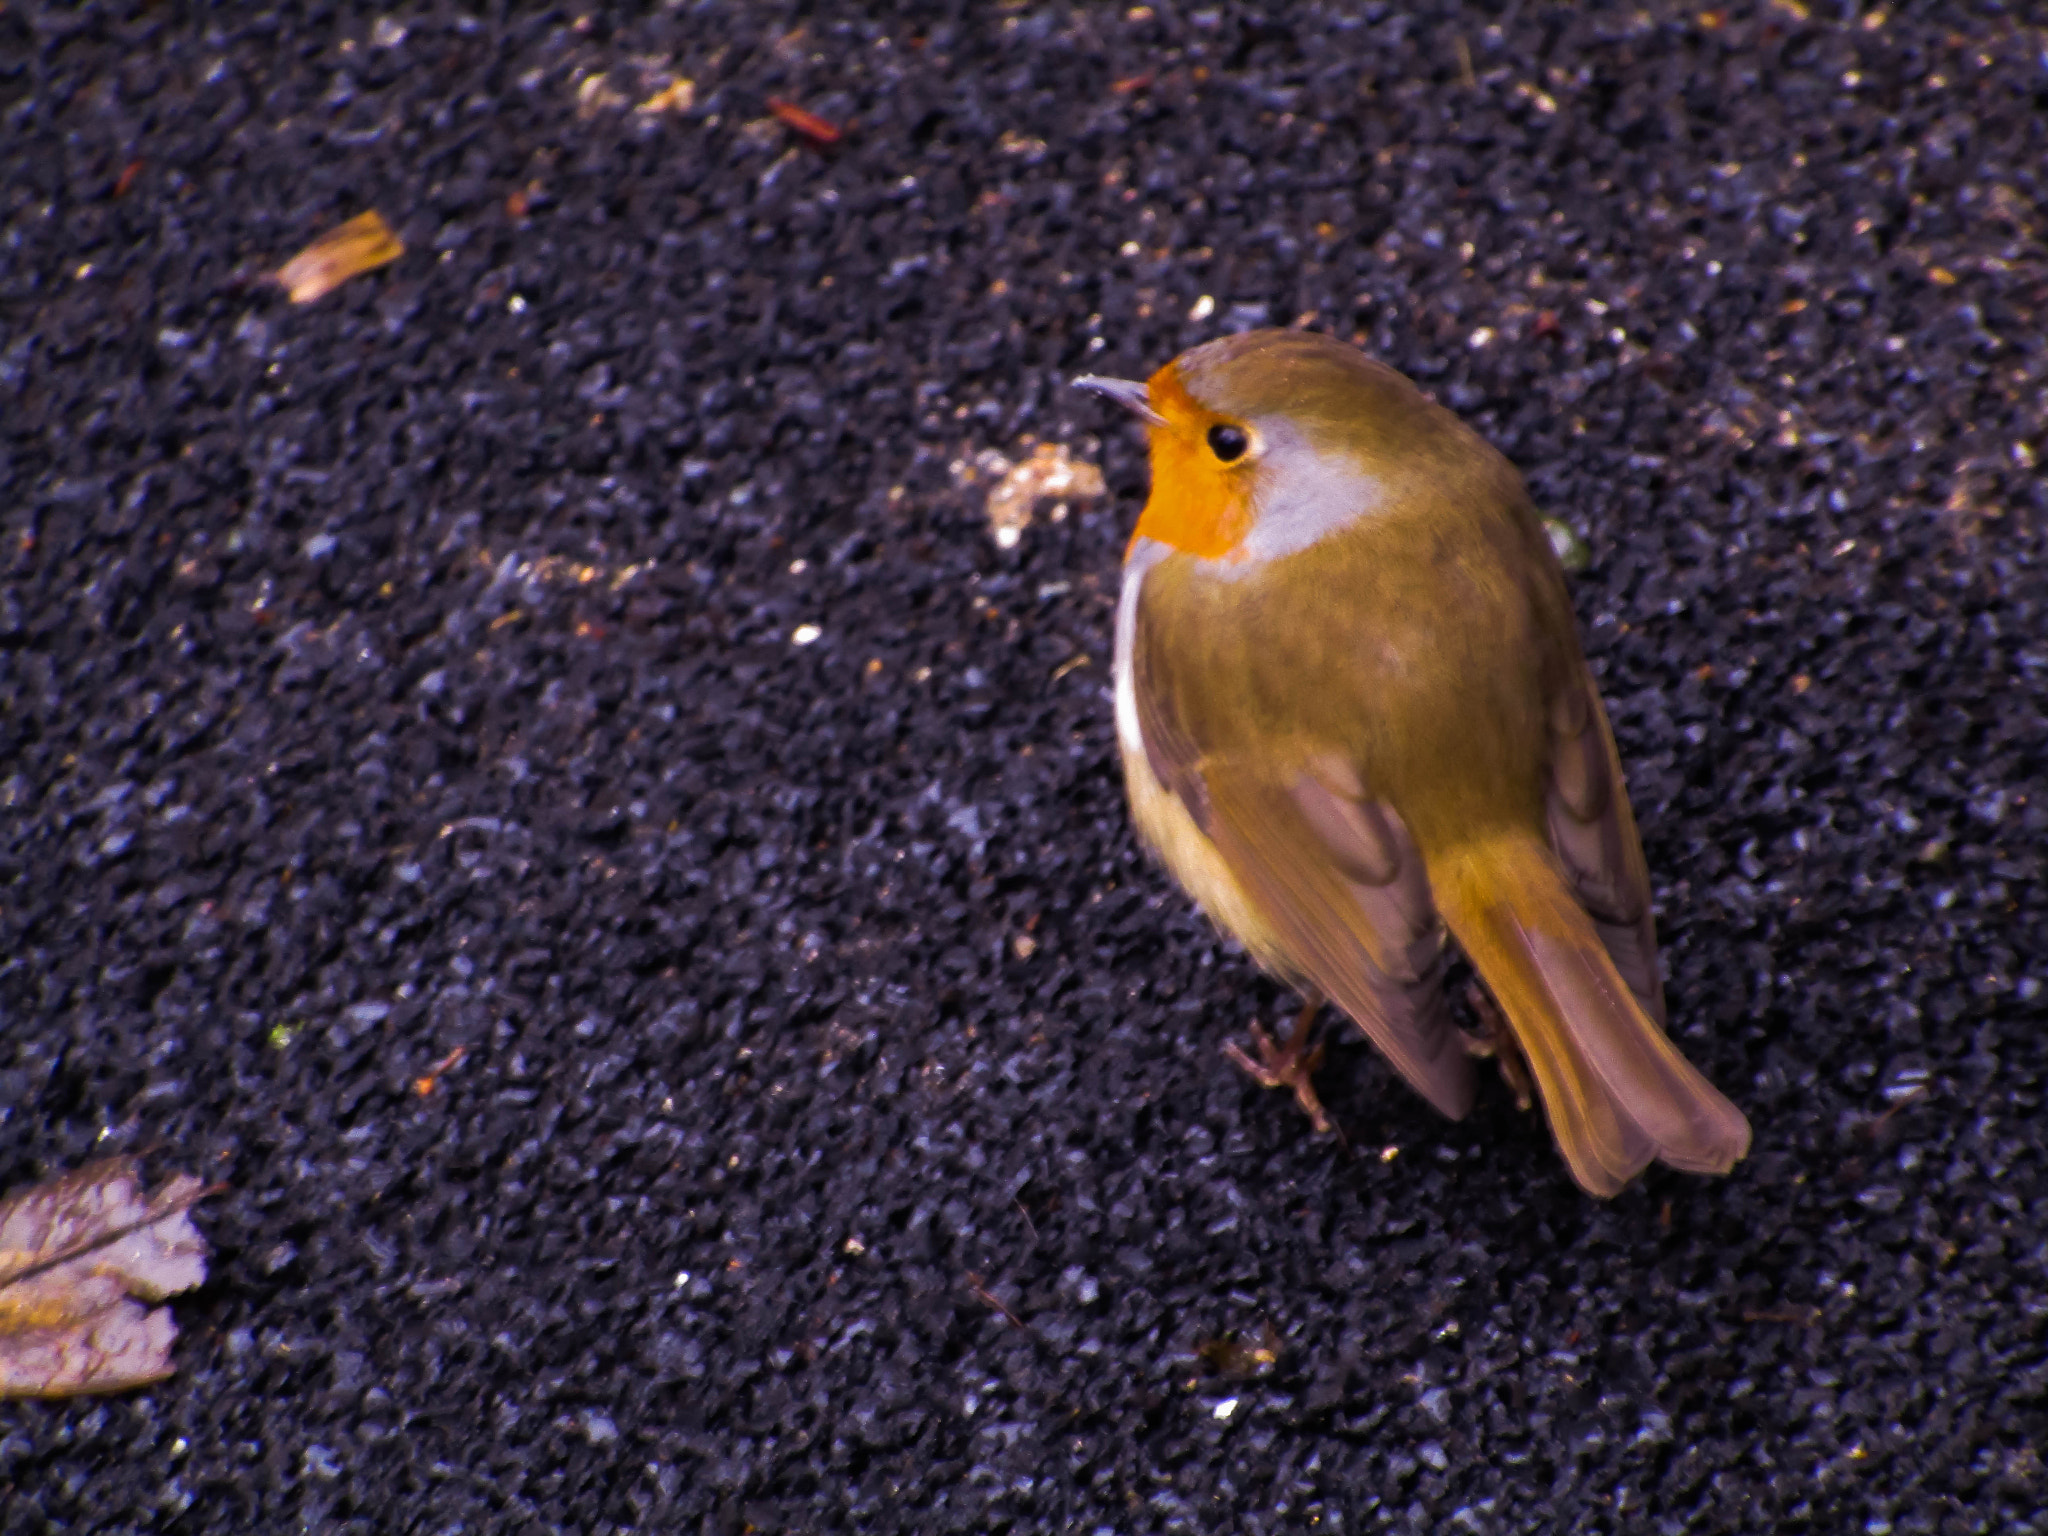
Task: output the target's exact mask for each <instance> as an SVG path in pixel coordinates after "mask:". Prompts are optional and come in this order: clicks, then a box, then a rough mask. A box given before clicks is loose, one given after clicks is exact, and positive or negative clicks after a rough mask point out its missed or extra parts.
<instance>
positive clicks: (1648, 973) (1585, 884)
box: [1547, 663, 1666, 1024]
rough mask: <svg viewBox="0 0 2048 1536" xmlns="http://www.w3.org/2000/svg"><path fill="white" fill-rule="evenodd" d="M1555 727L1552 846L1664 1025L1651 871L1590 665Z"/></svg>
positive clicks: (1641, 998) (1634, 987)
mask: <svg viewBox="0 0 2048 1536" xmlns="http://www.w3.org/2000/svg"><path fill="white" fill-rule="evenodd" d="M1550 727H1551V740H1552V757H1551V769H1550V784H1549V787H1548V794H1547V809H1548V813H1549V821H1550V845H1551V847H1552V849H1553V850H1554V851H1555V852H1556V854H1557V857H1558V861H1559V862H1560V863H1562V864H1563V865H1564V871H1565V877H1566V879H1567V880H1568V881H1569V882H1570V884H1571V888H1572V892H1573V894H1574V895H1576V896H1577V897H1578V899H1579V903H1580V905H1582V906H1583V907H1584V908H1585V909H1586V913H1587V915H1588V916H1589V917H1591V918H1592V919H1593V926H1594V928H1595V929H1596V930H1597V931H1598V933H1599V935H1600V939H1601V942H1602V943H1604V944H1605V945H1606V946H1607V953H1608V955H1609V956H1610V957H1611V958H1612V959H1613V961H1614V968H1615V969H1616V970H1617V971H1619V972H1620V973H1621V978H1622V980H1623V981H1625V982H1627V983H1628V987H1629V990H1630V991H1631V992H1633V993H1635V995H1636V1000H1637V1001H1638V1002H1640V1003H1641V1004H1642V1005H1643V1011H1644V1012H1645V1013H1647V1014H1649V1016H1650V1017H1651V1018H1653V1019H1655V1020H1656V1021H1657V1022H1658V1023H1659V1024H1663V1023H1665V1022H1666V1016H1665V1011H1664V981H1663V978H1662V976H1661V975H1660V974H1659V972H1658V967H1657V923H1656V919H1655V918H1654V917H1652V916H1651V914H1650V868H1649V865H1648V864H1647V863H1646V862H1645V861H1644V859H1643V845H1642V841H1641V839H1639V838H1638V837H1637V836H1636V820H1635V817H1634V815H1633V814H1631V812H1630V810H1629V804H1628V787H1627V785H1626V783H1625V782H1624V781H1623V779H1622V776H1621V755H1620V754H1619V753H1618V752H1617V751H1616V750H1615V746H1614V732H1613V731H1612V730H1611V729H1610V728H1609V727H1608V724H1607V711H1606V710H1605V709H1604V708H1602V707H1601V703H1600V695H1599V694H1598V693H1597V692H1596V691H1595V689H1594V687H1593V680H1592V678H1591V677H1590V676H1589V675H1588V674H1587V673H1586V671H1585V669H1584V665H1583V663H1582V664H1580V665H1579V667H1578V668H1577V669H1576V675H1575V677H1574V678H1573V681H1572V682H1571V684H1569V685H1568V686H1567V687H1566V688H1565V690H1564V691H1563V692H1562V693H1560V694H1559V695H1558V697H1557V699H1556V701H1555V702H1554V703H1553V705H1552V707H1551V711H1550Z"/></svg>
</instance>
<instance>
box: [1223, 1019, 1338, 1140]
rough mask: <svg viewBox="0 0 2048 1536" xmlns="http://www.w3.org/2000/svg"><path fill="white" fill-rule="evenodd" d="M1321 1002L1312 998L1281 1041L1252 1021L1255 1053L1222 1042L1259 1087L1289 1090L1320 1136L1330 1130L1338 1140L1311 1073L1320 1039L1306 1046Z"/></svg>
mask: <svg viewBox="0 0 2048 1536" xmlns="http://www.w3.org/2000/svg"><path fill="white" fill-rule="evenodd" d="M1321 1006H1322V1002H1321V1000H1320V999H1314V1000H1311V1001H1310V1002H1309V1004H1308V1005H1307V1006H1306V1007H1305V1008H1303V1009H1302V1010H1301V1017H1300V1018H1298V1019H1296V1020H1295V1023H1294V1033H1293V1034H1292V1035H1290V1036H1289V1037H1288V1039H1287V1043H1286V1044H1285V1045H1282V1044H1281V1043H1280V1042H1279V1041H1277V1040H1275V1039H1274V1038H1273V1037H1272V1036H1271V1035H1269V1034H1267V1033H1266V1032H1265V1030H1263V1029H1261V1028H1260V1027H1259V1026H1258V1025H1257V1024H1253V1025H1251V1026H1250V1032H1251V1037H1252V1047H1253V1050H1254V1051H1256V1052H1257V1055H1256V1056H1254V1055H1253V1054H1252V1052H1251V1051H1247V1050H1245V1048H1244V1047H1243V1046H1241V1045H1239V1044H1238V1043H1237V1042H1236V1041H1234V1040H1233V1041H1230V1042H1228V1043H1227V1044H1225V1045H1224V1047H1223V1054H1224V1055H1226V1056H1228V1057H1229V1058H1230V1059H1231V1060H1232V1061H1234V1062H1236V1063H1237V1066H1238V1069H1239V1070H1240V1071H1242V1072H1243V1073H1244V1074H1245V1075H1246V1076H1247V1077H1249V1078H1250V1079H1251V1080H1252V1081H1253V1082H1255V1083H1258V1084H1260V1085H1261V1086H1262V1087H1266V1088H1286V1089H1290V1090H1292V1092H1293V1094H1294V1101H1295V1103H1297V1104H1299V1105H1300V1106H1301V1108H1302V1112H1303V1113H1304V1114H1306V1115H1307V1116H1308V1118H1309V1123H1310V1124H1311V1125H1313V1126H1314V1127H1315V1128H1316V1133H1317V1134H1318V1135H1323V1136H1328V1135H1330V1134H1332V1133H1334V1134H1335V1135H1336V1137H1337V1139H1338V1141H1340V1142H1341V1141H1343V1140H1344V1133H1343V1132H1342V1131H1338V1130H1337V1128H1336V1126H1334V1125H1333V1124H1331V1122H1330V1117H1329V1114H1328V1113H1327V1112H1326V1111H1325V1110H1324V1109H1323V1101H1322V1100H1321V1099H1319V1098H1318V1097H1316V1086H1315V1081H1314V1076H1315V1072H1316V1069H1317V1068H1318V1067H1320V1066H1322V1064H1323V1045H1322V1042H1320V1041H1318V1042H1317V1043H1316V1045H1315V1048H1314V1049H1313V1050H1311V1049H1309V1048H1308V1042H1309V1037H1310V1035H1311V1034H1312V1033H1313V1032H1314V1030H1315V1022H1316V1010H1317V1009H1319V1008H1320V1007H1321Z"/></svg>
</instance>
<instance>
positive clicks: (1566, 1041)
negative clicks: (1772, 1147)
mask: <svg viewBox="0 0 2048 1536" xmlns="http://www.w3.org/2000/svg"><path fill="white" fill-rule="evenodd" d="M1428 865H1429V880H1430V887H1431V891H1432V893H1433V894H1434V896H1435V898H1436V903H1437V907H1438V910H1439V911H1441V912H1442V913H1443V916H1444V921H1445V922H1446V923H1448V924H1449V925H1450V930H1451V932H1452V934H1453V935H1455V936H1456V938H1457V940H1458V942H1459V944H1461V945H1462V946H1463V947H1464V950H1465V953H1466V954H1467V955H1468V956H1470V957H1471V960H1472V964H1473V965H1474V966H1475V967H1476V968H1477V969H1478V971H1479V974H1480V976H1481V977H1482V978H1483V979H1484V980H1485V982H1486V985H1487V987H1488V988H1489V989H1490V990H1491V991H1492V993H1493V996H1494V998H1495V999H1496V1000H1497V1001H1498V1002H1499V1004H1500V1007H1501V1011H1502V1012H1503V1013H1505V1014H1506V1015H1507V1021H1508V1025H1509V1027H1510V1028H1511V1029H1512V1030H1513V1032H1514V1036H1515V1041H1516V1043H1517V1044H1518V1045H1519V1046H1520V1047H1521V1049H1522V1054H1523V1055H1524V1056H1525V1057H1526V1058H1527V1059H1528V1063H1529V1067H1530V1070H1531V1072H1532V1074H1533V1075H1534V1077H1535V1079H1536V1086H1537V1089H1538V1091H1539V1092H1540V1093H1541V1094H1542V1096H1543V1108H1544V1110H1545V1112H1546V1113H1547V1114H1548V1115H1549V1117H1550V1129H1551V1133H1552V1134H1553V1135H1554V1136H1556V1138H1557V1145H1558V1148H1559V1150H1560V1151H1562V1152H1563V1153H1564V1158H1565V1162H1566V1163H1567V1164H1569V1165H1570V1167H1571V1171H1572V1177H1573V1178H1575V1179H1577V1180H1578V1181H1579V1184H1580V1186H1581V1187H1582V1188H1584V1189H1585V1190H1587V1191H1588V1192H1589V1193H1591V1194H1595V1195H1600V1196H1603V1197H1604V1196H1608V1195H1613V1194H1616V1193H1618V1192H1619V1191H1620V1190H1621V1188H1622V1186H1624V1185H1625V1184H1627V1183H1628V1181H1629V1180H1630V1179H1632V1178H1634V1177H1635V1176H1636V1175H1637V1174H1638V1173H1641V1172H1642V1171H1643V1169H1644V1168H1645V1167H1646V1166H1648V1165H1649V1163H1650V1162H1651V1160H1652V1159H1661V1160H1662V1161H1663V1162H1666V1163H1668V1164H1670V1165H1671V1166H1672V1167H1674V1168H1682V1169H1685V1170H1686V1171H1687V1172H1690V1173H1726V1172H1727V1171H1728V1170H1729V1169H1730V1168H1732V1167H1734V1166H1735V1164H1736V1162H1737V1161H1739V1160H1740V1159H1741V1157H1742V1155H1743V1154H1744V1153H1745V1152H1747V1151H1748V1150H1749V1122H1748V1121H1747V1120H1745V1119H1744V1118H1743V1117H1742V1111H1741V1110H1739V1109H1737V1108H1736V1107H1735V1106H1734V1105H1733V1104H1731V1103H1729V1102H1728V1100H1727V1099H1725V1098H1723V1097H1722V1096H1721V1094H1720V1092H1719V1090H1717V1089H1716V1088H1715V1087H1714V1085H1713V1084H1712V1083H1710V1082H1708V1081H1707V1080H1706V1079H1705V1078H1704V1077H1702V1076H1701V1075H1700V1073H1699V1071H1698V1070H1697V1069H1696V1068H1695V1067H1694V1066H1693V1065H1692V1063H1691V1062H1689V1061H1687V1060H1686V1059H1685V1058H1684V1057H1683V1056H1681V1055H1680V1054H1679V1053H1678V1048H1677V1047H1676V1046H1674V1045H1673V1044H1672V1043H1671V1041H1670V1039H1669V1038H1668V1037H1667V1036H1666V1035H1665V1033H1664V1031H1663V1030H1662V1029H1660V1028H1659V1027H1658V1026H1657V1024H1656V1023H1655V1022H1654V1021H1652V1020H1651V1018H1650V1017H1649V1016H1648V1015H1647V1014H1646V1013H1644V1012H1643V1009H1642V1007H1641V1005H1640V1004H1639V1003H1637V1001H1636V999H1635V997H1634V996H1633V994H1631V993H1630V991H1629V989H1628V986H1627V985H1626V984H1625V983H1624V982H1623V981H1622V979H1621V975H1620V973H1619V972H1618V971H1616V970H1615V968H1614V962H1613V961H1612V960H1611V959H1610V958H1609V957H1608V954H1607V950H1606V948H1605V946H1604V945H1602V943H1601V942H1600V936H1599V934H1598V932H1597V931H1596V930H1595V929H1594V927H1593V922H1592V919H1591V918H1590V917H1589V916H1588V915H1587V913H1586V911H1585V909H1584V908H1583V907H1581V906H1580V905H1579V903H1578V901H1577V900H1576V899H1575V898H1574V897H1573V895H1572V893H1571V891H1570V890H1569V889H1568V888H1567V886H1566V885H1565V882H1564V877H1563V874H1562V873H1561V871H1560V870H1559V869H1558V866H1557V863H1556V860H1555V859H1554V857H1553V856H1552V854H1551V852H1550V850H1549V849H1548V848H1547V847H1545V846H1544V845H1543V844H1542V843H1541V842H1540V841H1538V840H1537V838H1535V837H1534V836H1533V835H1528V834H1522V833H1508V834H1503V835H1502V836H1500V837H1497V838H1494V839H1490V840H1486V841H1481V842H1478V843H1474V844H1468V845H1466V846H1463V847H1460V848H1458V849H1456V850H1454V851H1452V852H1450V853H1447V854H1445V855H1443V856H1442V857H1440V858H1430V859H1428Z"/></svg>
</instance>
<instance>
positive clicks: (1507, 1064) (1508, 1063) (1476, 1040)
mask: <svg viewBox="0 0 2048 1536" xmlns="http://www.w3.org/2000/svg"><path fill="white" fill-rule="evenodd" d="M1465 1000H1466V1001H1467V1002H1468V1003H1470V1004H1471V1005H1472V1011H1473V1013H1475V1014H1476V1015H1478V1018H1479V1028H1480V1033H1478V1034H1476V1035H1475V1034H1473V1033H1472V1032H1471V1031H1470V1030H1466V1029H1461V1030H1459V1031H1458V1034H1459V1036H1460V1037H1461V1038H1462V1039H1463V1040H1464V1042H1465V1054H1466V1055H1468V1056H1491V1057H1492V1058H1493V1059H1494V1061H1495V1063H1496V1064H1497V1065H1498V1066H1499V1067H1500V1075H1501V1077H1502V1079H1503V1080H1504V1081H1505V1082H1506V1083H1507V1085H1508V1091H1509V1092H1510V1093H1512V1094H1514V1096H1515V1108H1517V1109H1523V1110H1526V1109H1527V1108H1528V1107H1529V1105H1530V1104H1531V1103H1532V1102H1533V1093H1534V1087H1533V1085H1532V1084H1531V1083H1530V1081H1529V1064H1528V1063H1527V1062H1526V1061H1524V1060H1523V1059H1522V1048H1521V1046H1520V1045H1518V1044H1517V1043H1516V1041H1515V1034H1514V1031H1513V1030H1511V1029H1509V1028H1508V1021H1507V1020H1506V1019H1504V1018H1502V1017H1501V1015H1500V1005H1499V1004H1498V1003H1496V1002H1494V1000H1493V996H1492V994H1491V993H1489V992H1488V991H1487V990H1486V988H1484V987H1482V986H1480V985H1479V983H1478V982H1476V981H1475V982H1473V983H1472V984H1471V985H1470V986H1468V987H1467V988H1466V989H1465Z"/></svg>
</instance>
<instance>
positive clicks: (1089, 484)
mask: <svg viewBox="0 0 2048 1536" xmlns="http://www.w3.org/2000/svg"><path fill="white" fill-rule="evenodd" d="M1002 462H1003V464H1004V466H1005V467H1004V472H1003V478H1002V479H1001V480H999V481H998V482H997V483H996V487H995V489H994V490H992V491H990V492H989V493H988V526H989V531H990V532H991V533H993V534H994V535H995V541H996V543H997V544H999V545H1000V546H1002V547H1003V548H1004V549H1014V548H1015V547H1016V544H1017V541H1018V540H1019V539H1020V538H1022V537H1023V534H1024V530H1025V529H1026V528H1028V527H1030V526H1031V514H1032V512H1033V511H1034V510H1035V509H1036V507H1037V506H1038V504H1039V503H1040V502H1041V501H1051V500H1054V499H1055V498H1057V499H1058V503H1059V504H1058V505H1057V506H1055V507H1054V508H1053V512H1052V519H1053V521H1054V522H1060V521H1062V520H1063V519H1064V518H1065V517H1066V515H1067V506H1066V504H1067V502H1068V501H1092V500H1093V499H1094V498H1096V497H1097V496H1100V495H1102V494H1103V493H1104V491H1105V490H1106V489H1107V487H1106V486H1105V485H1104V484H1103V480H1102V471H1101V470H1099V469H1097V468H1096V467H1095V466H1094V465H1093V464H1090V463H1089V462H1088V461H1087V460H1085V459H1074V458H1069V457H1068V456H1067V450H1066V449H1065V447H1063V446H1062V445H1061V444H1059V443H1040V444H1039V445H1038V446H1037V447H1036V448H1034V449H1032V450H1031V457H1030V458H1028V459H1026V460H1024V461H1023V462H1022V463H1021V464H1017V465H1015V466H1010V465H1009V464H1008V461H1007V460H1004V461H1002ZM991 467H993V465H991Z"/></svg>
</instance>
